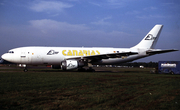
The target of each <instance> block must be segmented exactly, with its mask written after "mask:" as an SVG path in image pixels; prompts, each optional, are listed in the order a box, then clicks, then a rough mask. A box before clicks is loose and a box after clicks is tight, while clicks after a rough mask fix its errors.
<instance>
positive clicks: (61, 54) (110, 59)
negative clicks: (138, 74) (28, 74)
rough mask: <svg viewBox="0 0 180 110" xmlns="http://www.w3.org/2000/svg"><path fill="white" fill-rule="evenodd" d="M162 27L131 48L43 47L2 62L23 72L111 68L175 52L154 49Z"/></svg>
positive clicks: (14, 53)
mask: <svg viewBox="0 0 180 110" xmlns="http://www.w3.org/2000/svg"><path fill="white" fill-rule="evenodd" d="M162 28H163V25H159V24H157V25H155V26H154V27H153V28H152V29H151V30H150V31H149V33H148V34H147V35H146V36H145V37H144V38H143V39H142V40H141V41H140V42H139V43H138V44H137V45H135V46H133V47H131V48H110V47H109V48H105V47H104V48H103V47H92V48H85V47H43V46H29V47H19V48H15V49H11V50H9V51H8V53H5V54H3V55H2V56H1V57H2V59H3V60H6V61H9V62H12V63H16V64H20V65H22V66H23V67H24V71H28V69H27V65H52V68H54V69H62V70H73V69H78V70H79V71H81V70H84V68H83V67H84V66H89V69H90V70H91V71H94V69H92V68H91V67H92V65H114V64H120V63H125V62H130V61H133V60H137V59H140V58H144V57H148V56H151V55H155V54H161V53H166V52H173V51H178V50H176V49H166V50H162V49H154V48H155V45H156V43H157V41H158V38H159V36H160V33H161V30H162Z"/></svg>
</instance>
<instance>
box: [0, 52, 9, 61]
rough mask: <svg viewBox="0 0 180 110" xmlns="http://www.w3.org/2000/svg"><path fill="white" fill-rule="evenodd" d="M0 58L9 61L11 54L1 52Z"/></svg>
mask: <svg viewBox="0 0 180 110" xmlns="http://www.w3.org/2000/svg"><path fill="white" fill-rule="evenodd" d="M1 58H2V59H3V60H6V61H11V56H10V55H8V54H3V55H2V56H1Z"/></svg>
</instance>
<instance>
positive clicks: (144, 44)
mask: <svg viewBox="0 0 180 110" xmlns="http://www.w3.org/2000/svg"><path fill="white" fill-rule="evenodd" d="M162 28H163V25H155V26H154V27H153V28H152V29H151V31H149V33H148V34H147V35H146V36H145V37H144V38H143V39H142V40H141V42H139V44H137V45H135V46H134V47H132V48H143V49H154V47H155V45H156V43H157V41H158V38H159V35H160V33H161V30H162Z"/></svg>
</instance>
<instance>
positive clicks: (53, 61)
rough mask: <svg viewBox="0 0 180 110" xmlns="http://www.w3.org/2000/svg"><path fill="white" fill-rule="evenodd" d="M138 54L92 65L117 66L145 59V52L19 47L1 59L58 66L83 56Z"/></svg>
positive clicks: (134, 50)
mask: <svg viewBox="0 0 180 110" xmlns="http://www.w3.org/2000/svg"><path fill="white" fill-rule="evenodd" d="M129 51H131V52H138V53H139V54H137V55H131V56H121V57H120V58H109V59H102V60H97V61H95V62H92V64H100V65H101V64H102V65H103V64H104V65H106V64H118V63H123V62H128V61H132V60H136V59H139V58H142V57H146V56H148V55H146V53H145V50H138V49H130V48H96V47H93V48H84V47H20V48H15V49H11V50H9V52H8V53H5V54H4V55H3V56H2V58H3V59H7V58H5V57H8V61H10V62H13V63H18V64H30V65H43V64H45V65H59V64H61V62H62V61H64V60H66V59H69V58H70V59H73V58H77V57H83V56H91V55H99V54H108V53H121V52H129Z"/></svg>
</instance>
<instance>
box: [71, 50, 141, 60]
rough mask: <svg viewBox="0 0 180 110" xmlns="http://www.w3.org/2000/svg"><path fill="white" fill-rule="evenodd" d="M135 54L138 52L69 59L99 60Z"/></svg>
mask: <svg viewBox="0 0 180 110" xmlns="http://www.w3.org/2000/svg"><path fill="white" fill-rule="evenodd" d="M135 54H138V52H121V53H108V54H99V55H91V56H81V57H74V58H69V59H85V60H90V61H92V60H101V59H108V58H120V57H121V56H129V55H135Z"/></svg>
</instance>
